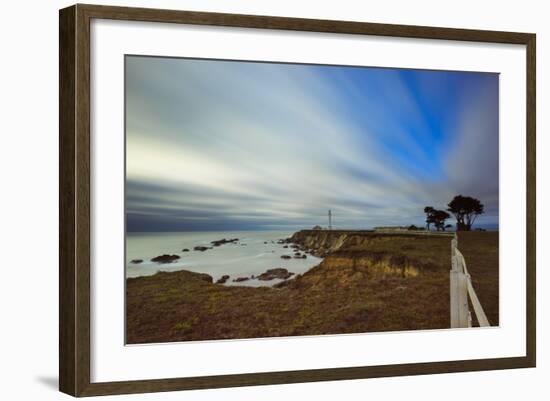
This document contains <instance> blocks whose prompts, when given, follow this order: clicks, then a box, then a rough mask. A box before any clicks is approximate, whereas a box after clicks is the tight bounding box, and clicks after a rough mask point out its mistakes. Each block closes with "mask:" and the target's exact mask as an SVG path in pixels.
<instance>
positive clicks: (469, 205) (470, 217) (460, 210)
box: [447, 195, 484, 231]
mask: <svg viewBox="0 0 550 401" xmlns="http://www.w3.org/2000/svg"><path fill="white" fill-rule="evenodd" d="M447 206H448V209H447V210H448V211H449V212H451V213H452V214H453V216H454V217H455V218H456V230H457V231H470V230H471V229H472V225H473V224H474V222H475V221H476V218H477V216H479V215H480V214H483V213H484V210H483V204H482V203H481V202H480V201H479V199H476V198H472V197H470V196H462V195H457V196H455V197H454V198H453V200H452V201H451V202H449V204H448V205H447Z"/></svg>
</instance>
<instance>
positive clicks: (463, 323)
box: [450, 234, 490, 328]
mask: <svg viewBox="0 0 550 401" xmlns="http://www.w3.org/2000/svg"><path fill="white" fill-rule="evenodd" d="M450 282H451V327H452V328H457V327H472V314H471V312H470V308H469V305H468V297H469V298H470V302H471V303H472V307H473V308H474V312H475V314H476V318H477V321H478V323H479V326H480V327H486V326H490V324H489V320H488V319H487V316H486V315H485V312H484V311H483V307H482V306H481V303H480V302H479V299H478V297H477V295H476V292H475V290H474V287H473V285H472V278H471V277H470V274H469V273H468V269H467V267H466V260H464V255H462V253H461V252H460V251H459V250H458V238H457V236H456V234H455V235H454V238H453V239H452V240H451V272H450Z"/></svg>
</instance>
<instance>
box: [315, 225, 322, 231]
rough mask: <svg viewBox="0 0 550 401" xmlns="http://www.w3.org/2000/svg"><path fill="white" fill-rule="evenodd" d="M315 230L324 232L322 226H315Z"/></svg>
mask: <svg viewBox="0 0 550 401" xmlns="http://www.w3.org/2000/svg"><path fill="white" fill-rule="evenodd" d="M313 229H314V230H322V229H323V227H321V226H315V227H313Z"/></svg>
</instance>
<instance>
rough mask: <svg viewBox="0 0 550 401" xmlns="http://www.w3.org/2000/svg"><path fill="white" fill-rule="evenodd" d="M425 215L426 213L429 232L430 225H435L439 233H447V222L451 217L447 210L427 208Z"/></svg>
mask: <svg viewBox="0 0 550 401" xmlns="http://www.w3.org/2000/svg"><path fill="white" fill-rule="evenodd" d="M424 213H426V225H427V226H428V230H429V229H430V225H431V224H433V225H434V226H435V228H436V230H437V231H445V229H446V228H448V225H445V220H447V219H448V218H449V217H451V215H450V214H449V213H447V212H446V211H445V210H437V209H434V208H433V207H431V206H426V207H425V208H424Z"/></svg>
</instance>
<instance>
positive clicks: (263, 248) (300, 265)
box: [126, 231, 322, 286]
mask: <svg viewBox="0 0 550 401" xmlns="http://www.w3.org/2000/svg"><path fill="white" fill-rule="evenodd" d="M291 235H292V233H289V232H278V231H253V232H252V231H244V232H228V231H224V232H179V233H128V234H127V236H126V277H137V276H148V275H152V274H155V273H156V272H157V271H159V270H160V271H176V270H189V271H194V272H199V273H207V274H209V275H211V276H212V278H213V279H214V281H215V280H217V279H219V278H220V277H221V276H223V275H224V274H227V275H229V276H230V279H229V280H228V281H227V283H226V285H246V286H271V285H274V284H276V283H278V282H280V281H281V280H278V279H275V280H271V281H260V280H248V281H243V282H240V283H234V282H233V281H232V280H233V279H235V278H237V277H244V276H247V277H250V276H252V275H254V276H257V275H259V274H261V273H263V272H265V271H266V270H268V269H272V268H276V267H284V268H286V269H288V271H290V272H293V273H295V274H302V273H305V272H306V271H307V270H309V269H310V268H312V267H313V266H316V265H318V264H319V263H320V262H321V260H322V259H320V258H317V257H315V256H311V255H309V254H308V255H307V259H294V258H293V259H289V260H286V259H281V255H293V250H292V249H291V248H286V249H285V248H283V246H284V245H283V244H277V240H279V239H282V238H287V237H289V236H291ZM222 238H226V239H232V238H239V241H238V243H237V244H224V245H220V246H218V247H214V248H213V249H209V250H207V251H204V252H200V251H194V250H193V248H194V247H195V246H211V244H210V242H211V241H216V240H220V239H222ZM266 242H267V243H266ZM184 248H188V249H189V252H182V249H184ZM162 254H170V255H178V256H180V259H178V260H177V261H175V262H173V263H166V264H160V263H155V262H152V261H151V259H152V258H154V257H155V256H158V255H162ZM133 259H143V263H140V264H133V263H130V261H131V260H133Z"/></svg>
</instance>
